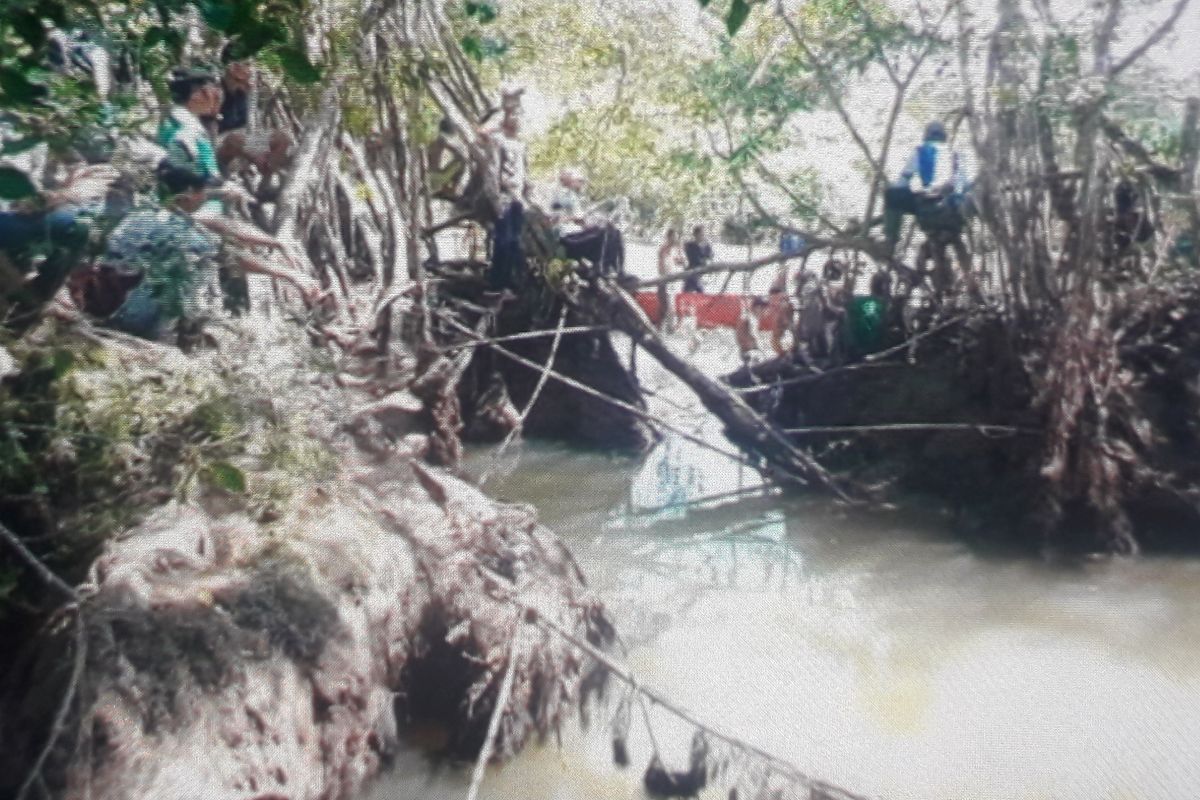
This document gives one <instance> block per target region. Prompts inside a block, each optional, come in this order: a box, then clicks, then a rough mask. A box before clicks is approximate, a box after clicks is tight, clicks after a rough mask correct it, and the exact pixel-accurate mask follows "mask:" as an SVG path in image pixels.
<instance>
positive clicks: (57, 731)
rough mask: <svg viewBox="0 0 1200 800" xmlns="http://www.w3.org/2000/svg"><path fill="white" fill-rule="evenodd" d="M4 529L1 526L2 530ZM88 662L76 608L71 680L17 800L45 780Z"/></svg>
mask: <svg viewBox="0 0 1200 800" xmlns="http://www.w3.org/2000/svg"><path fill="white" fill-rule="evenodd" d="M2 527H3V526H0V528H2ZM5 530H7V529H5ZM86 662H87V628H86V625H85V624H84V619H83V610H82V609H81V608H80V607H79V606H75V661H74V664H73V666H72V667H71V678H70V680H69V681H68V683H67V688H66V691H65V692H64V693H63V699H62V702H61V703H59V705H58V712H57V713H55V715H54V723H53V724H52V725H51V727H50V735H49V737H48V738H47V739H46V744H45V746H44V747H42V750H41V752H40V753H38V757H37V759H35V760H34V762H33V766H32V767H31V768H30V770H29V774H28V775H26V776H25V782H24V783H22V784H21V788H20V789H18V790H17V796H16V800H25V796H26V795H27V794H28V793H29V790H30V788H32V786H33V784H34V783H35V782H38V783H40V782H41V781H42V780H43V778H42V768H43V767H44V766H45V765H46V759H48V758H49V757H50V753H51V752H52V751H53V750H54V746H55V745H56V744H58V740H59V738H60V737H61V736H62V734H63V729H64V728H66V726H67V717H68V716H69V715H70V713H71V706H72V704H74V702H75V695H76V694H77V693H78V692H79V682H80V680H82V678H83V667H84V664H85V663H86Z"/></svg>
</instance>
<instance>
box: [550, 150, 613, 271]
mask: <svg viewBox="0 0 1200 800" xmlns="http://www.w3.org/2000/svg"><path fill="white" fill-rule="evenodd" d="M586 186H587V179H586V178H585V177H584V176H583V173H582V172H581V171H580V170H578V169H575V168H573V167H569V168H566V169H563V170H562V171H561V172H560V173H559V175H558V187H557V188H556V189H555V191H554V195H553V196H552V197H551V200H550V216H551V219H552V220H553V222H554V231H555V233H556V234H557V235H558V238H559V241H560V242H561V243H562V246H563V251H564V253H565V254H566V256H567V258H572V259H577V260H578V259H586V260H587V261H589V262H591V264H592V265H593V266H596V267H599V268H600V271H601V272H603V273H605V274H612V273H616V274H620V273H621V272H623V271H624V267H625V243H624V240H623V239H622V237H621V232H620V231H619V230H617V228H616V226H614V225H612V224H611V223H609V222H607V221H602V220H589V219H588V216H589V215H588V213H587V211H586V210H585V209H584V197H583V191H584V188H585V187H586Z"/></svg>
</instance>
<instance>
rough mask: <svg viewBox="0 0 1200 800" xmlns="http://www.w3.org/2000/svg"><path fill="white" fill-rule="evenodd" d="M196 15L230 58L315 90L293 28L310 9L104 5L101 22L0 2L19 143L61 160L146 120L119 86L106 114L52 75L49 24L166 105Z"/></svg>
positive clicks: (86, 90)
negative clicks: (78, 38) (263, 65)
mask: <svg viewBox="0 0 1200 800" xmlns="http://www.w3.org/2000/svg"><path fill="white" fill-rule="evenodd" d="M192 8H195V9H197V10H198V11H199V12H200V18H201V20H202V21H203V22H204V24H205V26H206V27H207V28H208V31H209V32H211V33H213V34H219V35H220V36H221V38H223V39H224V40H226V41H227V43H228V45H229V48H230V52H231V54H232V55H233V57H234V58H250V57H253V56H269V57H270V58H271V59H273V60H274V62H275V63H276V64H278V65H279V66H280V69H281V71H282V73H283V74H284V75H285V76H286V78H287V79H288V80H290V81H292V82H294V83H296V84H300V85H305V84H312V83H315V82H318V81H320V79H321V76H322V71H321V69H320V68H319V67H318V66H316V65H314V64H312V63H311V62H310V61H309V59H308V56H307V54H306V50H305V48H304V41H303V28H302V26H298V25H296V22H295V21H296V20H303V19H304V18H305V16H306V14H307V12H308V8H309V6H308V0H121V1H120V2H116V3H110V4H106V5H104V6H103V13H101V11H100V6H98V5H97V4H95V3H94V2H92V0H34V2H33V3H28V2H26V0H0V107H2V108H3V109H4V111H5V112H6V113H5V121H6V123H7V124H8V126H9V127H10V128H11V130H12V131H13V132H15V134H16V138H17V139H18V141H20V142H22V143H26V144H29V145H33V144H37V143H39V142H45V143H47V144H48V145H49V146H50V147H51V149H52V150H53V151H56V152H65V151H68V150H70V149H72V148H84V147H88V146H94V143H95V142H96V141H97V139H98V138H100V137H101V136H103V135H105V133H106V132H112V131H114V129H115V130H116V131H121V130H126V131H130V130H132V129H134V128H136V127H138V126H140V125H142V124H144V123H145V122H146V119H145V117H146V114H145V112H144V111H142V112H139V111H137V110H135V109H137V107H138V106H139V105H140V102H139V100H138V99H137V98H134V97H132V96H131V95H129V94H127V93H126V91H125V89H124V88H123V87H121V86H120V85H118V86H115V87H114V91H113V95H112V96H111V97H110V98H109V101H110V103H111V107H106V106H105V105H104V104H103V103H101V101H100V98H98V97H97V96H96V92H95V87H94V85H93V84H92V83H91V82H90V81H88V80H84V79H81V76H79V75H77V74H63V73H60V72H58V71H54V70H51V69H50V68H49V66H50V62H49V60H48V56H49V52H50V51H49V46H50V45H49V38H48V28H47V24H48V23H49V24H53V25H55V26H57V27H58V28H60V29H62V30H64V31H72V30H82V31H85V32H86V33H88V34H89V36H90V38H91V39H92V41H94V42H96V43H98V44H100V45H102V46H103V47H104V48H105V49H106V50H108V52H109V53H110V54H111V56H112V58H113V59H114V61H119V62H121V63H122V64H124V65H125V66H127V67H128V68H129V69H130V70H131V71H132V73H134V74H135V75H140V76H142V77H143V78H144V79H146V80H148V81H149V83H150V84H151V85H152V86H153V87H154V89H155V91H156V93H157V94H158V96H159V98H160V99H165V97H166V79H167V76H168V74H169V71H170V69H171V67H173V66H175V65H176V64H178V63H180V61H181V60H182V58H183V49H184V32H185V31H186V30H187V21H186V19H185V18H184V17H185V15H186V14H187V13H188V12H189V11H190V9H192ZM6 152H12V151H11V146H6Z"/></svg>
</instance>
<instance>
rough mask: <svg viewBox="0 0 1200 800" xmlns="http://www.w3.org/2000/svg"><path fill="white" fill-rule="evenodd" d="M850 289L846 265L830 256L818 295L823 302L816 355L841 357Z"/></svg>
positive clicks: (830, 359)
mask: <svg viewBox="0 0 1200 800" xmlns="http://www.w3.org/2000/svg"><path fill="white" fill-rule="evenodd" d="M849 291H850V280H849V276H848V274H847V270H846V265H845V264H844V263H842V262H841V261H839V260H837V259H836V258H830V259H829V260H828V261H826V262H825V266H824V267H823V268H822V274H821V283H820V285H819V287H818V290H817V296H818V298H819V300H820V304H821V333H820V341H819V343H818V345H819V347H818V350H817V352H816V353H814V355H818V356H820V357H822V358H825V359H827V360H829V361H837V360H839V359H840V357H841V355H842V353H841V348H840V346H839V345H840V344H841V335H840V334H841V329H842V325H843V323H844V322H845V319H846V295H847V294H849Z"/></svg>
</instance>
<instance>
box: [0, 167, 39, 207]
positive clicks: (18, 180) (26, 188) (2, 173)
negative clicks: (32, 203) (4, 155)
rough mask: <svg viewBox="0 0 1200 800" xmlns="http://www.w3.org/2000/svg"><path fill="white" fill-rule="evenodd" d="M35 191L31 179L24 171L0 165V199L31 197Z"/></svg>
mask: <svg viewBox="0 0 1200 800" xmlns="http://www.w3.org/2000/svg"><path fill="white" fill-rule="evenodd" d="M36 191H37V189H36V188H35V187H34V185H33V181H31V180H29V178H28V176H26V175H25V173H24V172H21V171H20V170H19V169H13V168H12V167H0V200H23V199H24V198H26V197H32V196H33V195H34V193H35V192H36Z"/></svg>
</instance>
